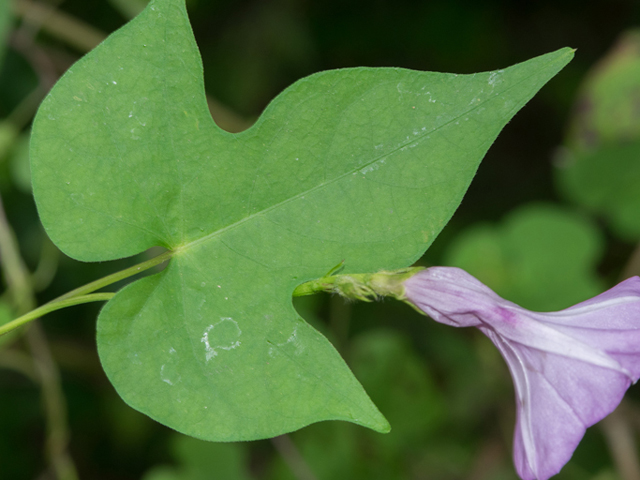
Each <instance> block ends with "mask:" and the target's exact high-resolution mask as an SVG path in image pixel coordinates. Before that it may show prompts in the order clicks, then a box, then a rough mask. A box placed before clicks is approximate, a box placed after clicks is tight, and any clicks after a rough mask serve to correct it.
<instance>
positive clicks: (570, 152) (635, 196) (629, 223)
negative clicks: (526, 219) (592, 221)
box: [556, 29, 640, 242]
mask: <svg viewBox="0 0 640 480" xmlns="http://www.w3.org/2000/svg"><path fill="white" fill-rule="evenodd" d="M639 106H640V30H637V29H635V30H631V31H628V32H626V33H625V34H623V35H622V36H621V38H620V39H619V40H618V42H617V43H616V45H614V47H613V48H612V49H611V51H610V52H609V53H608V54H607V55H606V56H605V57H604V58H603V59H602V60H600V62H598V64H597V65H595V66H594V67H593V68H592V69H591V71H590V73H589V75H588V76H587V78H586V79H585V81H584V82H583V85H582V87H581V93H580V95H579V96H578V98H577V100H576V105H575V107H574V114H573V116H572V118H571V120H570V122H569V128H568V134H567V138H566V139H565V148H564V149H563V150H562V152H561V154H560V155H559V159H560V162H559V167H560V168H558V169H557V171H556V178H557V184H558V187H559V190H560V192H561V193H562V194H563V195H564V196H565V197H566V198H567V199H569V200H571V201H572V202H575V203H576V204H578V205H581V206H583V207H585V208H587V209H589V210H590V211H592V212H593V213H595V214H597V215H600V216H601V217H603V218H604V219H606V220H607V222H608V223H609V224H610V227H611V229H612V230H613V232H614V233H615V234H616V235H617V236H618V237H620V238H621V239H623V240H625V241H630V242H633V241H637V240H638V239H640V214H639V213H638V212H639V211H640V189H638V185H639V182H640V109H639Z"/></svg>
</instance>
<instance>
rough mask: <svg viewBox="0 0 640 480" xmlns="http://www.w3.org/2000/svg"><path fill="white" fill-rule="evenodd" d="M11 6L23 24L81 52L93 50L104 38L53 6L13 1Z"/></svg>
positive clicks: (98, 31)
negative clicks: (22, 20)
mask: <svg viewBox="0 0 640 480" xmlns="http://www.w3.org/2000/svg"><path fill="white" fill-rule="evenodd" d="M13 6H14V9H15V12H16V13H17V14H18V15H20V16H21V17H22V18H23V19H24V21H25V22H27V23H30V24H33V26H34V29H35V30H36V31H37V30H39V29H40V28H42V29H43V30H44V31H46V32H47V33H48V34H50V35H53V36H55V37H57V38H60V39H62V40H64V41H65V42H67V43H68V44H69V45H72V46H74V47H75V48H77V49H78V50H80V51H82V52H86V51H88V50H91V49H92V48H95V47H96V46H97V45H98V44H99V43H100V42H102V41H103V40H104V39H105V38H106V34H105V33H104V32H101V31H100V30H98V29H96V28H95V27H93V26H91V25H89V24H88V23H84V22H83V21H81V20H79V19H77V18H75V17H72V16H71V15H67V14H66V13H64V12H61V11H59V10H57V9H56V8H55V6H51V5H46V4H43V3H40V2H33V1H31V0H15V1H14V3H13Z"/></svg>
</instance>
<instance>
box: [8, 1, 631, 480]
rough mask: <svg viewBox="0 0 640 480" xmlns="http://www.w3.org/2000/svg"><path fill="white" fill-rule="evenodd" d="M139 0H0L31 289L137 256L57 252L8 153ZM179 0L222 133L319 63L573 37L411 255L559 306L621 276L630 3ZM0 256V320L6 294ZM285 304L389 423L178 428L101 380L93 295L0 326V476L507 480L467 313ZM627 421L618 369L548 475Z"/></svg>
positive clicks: (11, 170) (506, 416) (617, 446)
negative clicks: (432, 235) (36, 322)
mask: <svg viewBox="0 0 640 480" xmlns="http://www.w3.org/2000/svg"><path fill="white" fill-rule="evenodd" d="M144 4H145V2H144V0H37V1H36V0H16V1H13V0H0V38H2V39H4V41H3V45H5V47H6V48H4V49H3V50H4V51H2V52H1V53H0V58H1V62H2V63H1V69H0V194H1V196H2V202H3V205H4V210H5V212H6V217H7V219H8V224H10V225H11V227H12V229H13V231H14V232H15V235H16V238H17V244H18V245H19V249H20V254H21V256H22V258H23V259H24V263H25V265H26V267H27V268H28V270H29V271H30V272H31V273H32V275H31V276H30V277H29V279H30V282H29V285H30V287H29V288H30V289H31V290H32V292H35V293H36V294H37V300H38V302H39V303H43V302H46V301H48V300H50V299H52V298H54V297H56V296H58V295H61V294H63V293H65V292H67V291H68V290H70V289H72V288H75V287H77V286H80V285H82V284H84V283H87V282H89V281H91V280H94V279H96V278H99V277H101V276H104V275H106V274H108V273H112V272H115V271H117V270H119V269H122V268H124V267H126V266H128V265H131V264H133V263H136V262H138V261H140V260H141V258H142V257H144V255H148V254H144V255H142V256H141V258H136V259H127V260H122V261H118V262H110V263H106V264H81V263H79V262H75V261H73V260H71V259H69V258H66V257H65V256H64V255H62V254H60V253H59V252H58V251H57V250H56V248H55V247H54V246H53V245H52V244H51V243H50V242H48V240H47V239H46V237H45V235H44V233H43V231H42V228H41V227H40V225H39V222H38V218H37V213H36V210H35V206H34V203H33V200H32V197H31V194H30V182H29V170H28V134H29V125H30V122H31V119H32V117H33V115H34V113H35V111H36V108H37V105H38V104H39V102H40V101H41V100H42V98H43V97H44V95H45V94H46V92H47V90H48V89H49V88H50V87H51V86H52V84H53V83H54V82H55V81H56V79H57V78H58V77H59V76H60V75H61V74H63V73H64V71H65V70H66V69H67V68H69V66H71V65H72V64H73V62H74V61H75V60H77V59H78V58H79V57H80V56H82V55H83V54H84V53H86V51H88V50H89V49H90V48H92V47H93V46H95V45H96V44H97V43H98V42H99V41H101V39H102V38H104V36H105V35H106V34H108V33H109V32H111V31H113V30H115V29H117V28H118V27H120V26H121V25H123V24H124V23H125V22H126V21H127V19H128V18H130V17H131V16H132V15H135V14H136V12H138V11H140V9H141V8H143V6H144ZM188 5H189V12H190V16H191V20H192V24H193V29H194V33H195V36H196V40H197V42H198V44H199V46H200V49H201V53H202V58H203V63H204V70H205V79H206V87H207V92H208V94H209V97H210V107H211V110H212V114H213V116H214V118H215V119H216V121H218V123H219V124H220V125H221V126H222V127H223V128H225V129H228V130H230V131H239V130H242V129H244V128H246V127H247V126H249V125H250V124H251V123H252V121H254V120H255V118H256V117H257V116H258V115H259V114H260V112H261V111H262V109H264V107H265V106H266V104H267V103H268V102H269V101H270V100H271V99H272V98H273V97H274V96H276V95H277V94H278V93H279V92H280V91H281V90H283V89H284V88H285V87H287V86H288V85H289V84H291V83H293V82H294V81H296V80H297V79H299V78H301V77H303V76H306V75H308V74H311V73H314V72H317V71H320V70H326V69H332V68H341V67H351V66H361V65H364V66H399V67H407V68H413V69H419V70H433V71H447V72H454V73H473V72H478V71H484V70H493V69H498V68H502V67H506V66H509V65H512V64H514V63H518V62H521V61H524V60H526V59H529V58H531V57H534V56H537V55H540V54H542V53H546V52H549V51H552V50H555V49H558V48H560V47H564V46H570V47H574V48H577V49H578V51H577V55H576V58H575V60H574V61H573V62H572V63H571V64H569V66H567V67H566V68H565V69H564V70H563V71H562V72H561V73H560V74H559V75H558V77H556V78H554V79H553V80H552V81H551V82H550V83H549V85H547V86H546V87H544V88H543V90H542V91H541V92H540V94H539V95H537V96H536V97H535V98H534V99H533V100H532V101H531V102H530V103H529V104H528V105H527V106H526V107H525V108H524V109H523V110H522V111H521V112H520V113H519V114H518V115H517V116H516V117H515V119H514V120H513V121H512V122H511V123H510V124H509V125H508V126H507V127H506V128H505V129H504V132H503V133H502V134H501V135H500V137H499V138H498V140H497V141H496V143H495V144H494V145H493V146H492V147H491V149H490V150H489V153H488V154H487V157H486V158H485V160H484V162H483V164H482V165H481V167H480V170H479V173H478V175H477V176H476V179H475V180H474V182H473V183H472V186H471V188H470V190H469V192H468V193H467V195H466V197H465V199H464V201H463V203H462V205H461V206H460V209H459V210H458V212H457V213H456V215H455V216H454V218H453V220H452V221H451V222H450V224H449V225H448V226H447V227H446V228H445V230H444V231H443V233H442V234H441V235H440V237H439V238H438V240H437V241H436V243H435V244H434V245H433V246H432V247H431V249H430V250H429V251H428V252H427V254H426V255H425V257H424V258H423V260H422V263H423V264H424V265H455V266H460V267H463V268H465V269H467V270H468V271H469V272H470V273H472V274H473V275H476V276H477V277H478V278H479V279H481V280H482V281H484V282H485V283H487V284H488V285H489V286H491V287H492V288H494V289H495V290H496V291H497V292H498V293H499V294H501V295H503V296H504V297H505V298H508V299H510V300H512V301H515V302H518V303H520V304H522V305H523V306H525V307H527V308H531V309H536V310H556V309H561V308H565V307H568V306H569V305H571V304H573V303H576V302H579V301H581V300H584V299H586V298H588V297H590V296H593V295H595V294H597V293H599V292H601V291H602V290H604V289H606V288H609V287H610V286H612V285H613V284H615V283H616V282H617V281H618V280H620V279H621V278H624V277H626V276H629V275H632V274H638V273H640V253H638V252H637V251H636V250H635V248H636V244H637V243H638V241H639V240H640V214H639V212H640V34H639V33H637V32H635V31H633V29H634V28H636V27H640V2H637V1H635V0H615V1H604V0H599V1H592V2H584V1H577V0H562V1H560V0H556V1H552V0H546V1H537V2H534V1H531V2H524V1H516V0H512V1H507V0H493V1H490V0H487V1H480V0H476V1H473V0H437V1H429V0H423V1H410V0H395V1H390V0H369V1H364V0H352V1H349V0H340V1H339V0H324V1H311V0H254V1H239V0H235V1H232V0H190V1H188ZM5 230H6V229H5ZM634 252H635V254H634ZM2 261H3V262H6V255H5V253H4V252H3V258H2ZM4 273H5V279H4V280H5V287H6V290H5V292H4V294H3V296H2V297H1V298H0V323H4V322H5V321H7V320H8V319H10V318H11V317H12V316H15V315H16V314H17V313H18V311H19V310H20V308H21V307H20V305H21V303H20V301H19V299H16V298H15V297H16V294H15V288H13V287H12V282H11V281H10V279H8V278H6V271H5V272H4ZM295 303H296V307H297V308H298V310H299V311H300V313H301V314H302V315H303V317H304V318H306V319H308V321H309V322H310V323H312V324H313V325H314V326H315V327H316V328H318V329H319V330H320V331H321V332H323V333H324V334H325V335H327V337H328V338H329V339H330V340H331V341H332V342H333V344H334V345H335V346H336V348H338V350H339V351H340V353H341V354H342V355H343V357H344V358H345V359H346V361H347V362H348V363H349V365H350V366H351V367H352V368H353V370H354V372H355V374H356V376H357V377H358V378H359V379H360V381H361V382H362V383H363V385H364V387H365V389H366V390H367V392H368V393H369V394H370V396H371V397H372V399H373V400H374V402H375V403H376V404H377V405H378V407H379V408H380V409H381V411H382V412H383V414H385V415H386V416H387V418H388V419H389V421H390V423H391V425H392V427H393V430H392V432H391V433H390V434H388V435H381V434H376V433H374V432H370V431H368V430H365V429H363V428H361V427H357V426H355V425H352V424H346V423H338V422H325V423H322V424H317V425H312V426H310V427H307V428H305V429H303V430H301V431H299V432H294V433H292V434H290V435H287V436H283V437H278V438H276V439H273V440H265V441H259V442H250V443H238V444H209V443H204V442H200V441H197V440H194V439H190V438H187V437H184V436H181V435H178V434H177V433H175V432H172V431H171V430H169V429H167V428H165V427H163V426H161V425H159V424H157V423H155V422H153V421H152V420H150V419H148V418H147V417H145V416H144V415H142V414H140V413H138V412H136V411H134V410H132V409H131V408H129V407H128V406H127V405H125V404H124V403H123V402H122V400H120V398H119V397H118V396H117V395H116V393H115V391H114V390H113V388H112V387H111V386H110V384H109V382H108V381H107V379H106V377H105V375H104V373H103V372H102V370H101V368H100V363H99V360H98V357H97V353H96V348H95V339H94V336H95V331H94V330H95V329H94V326H95V317H96V314H97V311H98V309H99V306H98V305H86V306H79V307H74V308H73V309H68V310H63V311H59V312H55V313H53V314H51V315H49V316H48V317H47V318H46V319H45V320H44V321H42V322H41V326H40V327H37V330H35V329H34V331H36V333H29V334H28V335H26V334H24V332H22V333H21V334H18V335H13V336H8V337H2V338H0V478H2V479H5V478H6V479H17V480H20V479H49V478H64V479H68V480H72V479H73V478H91V479H96V480H103V479H104V480H109V479H122V480H128V479H141V478H143V479H144V480H193V479H203V480H204V479H216V480H236V479H238V480H244V479H256V480H257V479H268V480H279V479H292V480H314V479H316V480H324V479H327V480H329V479H380V480H395V479H398V480H400V479H407V480H408V479H412V480H413V479H415V480H427V479H428V480H449V479H450V480H456V479H464V480H508V479H516V478H517V477H516V475H515V472H514V469H513V467H512V463H511V451H510V449H511V436H512V432H513V426H514V417H515V408H514V407H515V402H514V399H513V388H512V386H511V380H510V377H509V373H508V370H507V368H506V365H505V364H504V362H503V361H502V359H501V358H500V356H499V354H498V352H497V350H495V348H494V347H493V345H491V343H490V342H489V341H488V340H487V339H486V338H484V337H483V336H482V335H481V334H480V333H479V332H477V331H475V330H473V331H472V330H468V331H467V330H457V329H453V328H450V327H447V326H443V325H440V324H437V323H435V322H433V321H431V320H429V319H428V318H426V317H421V316H419V315H418V314H417V313H416V312H414V311H413V310H411V309H410V308H408V307H406V306H404V305H401V304H398V303H394V302H392V301H387V302H382V303H377V304H347V303H344V302H343V301H342V300H341V299H340V298H337V297H330V296H323V295H318V296H314V297H307V298H301V299H297V300H296V302H295ZM40 333H44V335H40ZM49 353H50V355H49ZM639 428H640V391H638V389H637V387H636V388H635V389H634V388H632V389H631V391H630V392H629V394H628V395H627V399H626V400H625V402H624V403H623V405H622V407H621V408H620V409H619V410H618V411H616V413H615V414H613V415H612V416H611V417H610V418H609V419H607V420H605V421H604V422H602V423H601V425H600V426H598V427H594V428H591V429H590V430H589V431H588V432H587V435H586V437H585V439H584V441H583V442H582V444H581V445H580V447H579V448H578V450H577V452H576V454H575V456H574V459H573V460H572V461H571V462H570V463H569V464H568V465H567V466H566V467H565V469H564V470H563V472H562V473H561V474H560V475H559V476H558V477H557V478H559V479H566V480H573V479H575V480H578V479H580V480H583V479H594V480H615V479H620V480H638V479H639V478H640V467H639V466H638V460H637V454H638V449H637V445H636V440H637V432H638V429H639ZM52 465H53V467H52ZM74 471H77V476H75V474H74ZM56 472H57V473H56ZM65 472H66V473H65Z"/></svg>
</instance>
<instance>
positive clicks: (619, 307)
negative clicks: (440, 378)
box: [404, 267, 640, 480]
mask: <svg viewBox="0 0 640 480" xmlns="http://www.w3.org/2000/svg"><path fill="white" fill-rule="evenodd" d="M404 289H405V291H404V297H405V300H406V301H408V302H409V303H411V304H412V305H413V306H414V307H416V308H417V309H419V310H420V311H422V312H424V313H425V314H427V315H429V316H430V317H431V318H433V319H434V320H436V321H437V322H440V323H444V324H447V325H451V326H454V327H477V328H478V329H480V330H481V331H482V332H483V333H484V334H485V335H486V336H487V337H489V339H491V341H492V342H493V343H494V344H495V346H496V347H498V350H500V353H501V354H502V356H503V357H504V359H505V360H506V362H507V365H508V366H509V370H510V372H511V376H512V378H513V382H514V386H515V393H516V407H517V410H516V413H517V416H516V427H515V433H514V441H513V458H514V463H515V467H516V470H517V471H518V474H519V475H520V477H521V478H522V479H523V480H546V479H548V478H549V477H551V476H553V475H555V474H556V473H558V472H559V471H560V469H561V468H562V467H563V466H564V465H565V464H566V463H567V462H568V461H569V459H570V458H571V456H572V455H573V452H574V450H575V449H576V447H577V446H578V443H579V442H580V440H581V439H582V437H583V435H584V433H585V430H586V429H587V427H589V426H591V425H593V424H594V423H596V422H598V421H599V420H601V419H602V418H604V417H605V416H607V415H608V414H609V413H611V412H612V411H613V410H614V409H615V408H616V407H617V406H618V404H619V403H620V401H621V400H622V397H623V396H624V393H625V392H626V390H627V389H628V388H629V386H630V385H631V384H632V383H635V382H636V381H637V380H638V378H639V377H640V278H638V277H633V278H629V279H627V280H625V281H623V282H622V283H620V284H618V285H616V286H615V287H613V288H611V289H610V290H607V291H606V292H604V293H602V294H600V295H598V296H596V297H594V298H592V299H590V300H587V301H585V302H582V303H579V304H577V305H575V306H573V307H570V308H567V309H565V310H561V311H558V312H550V313H539V312H532V311H529V310H526V309H524V308H522V307H520V306H518V305H516V304H514V303H512V302H509V301H507V300H504V299H503V298H501V297H499V296H498V295H497V294H495V293H494V292H493V291H492V290H491V289H489V288H488V287H487V286H486V285H484V284H482V283H481V282H480V281H478V280H477V279H476V278H474V277H473V276H471V275H469V274H468V273H466V272H465V271H464V270H461V269H459V268H452V267H432V268H428V269H426V270H421V271H419V272H418V273H416V274H415V275H413V276H411V277H410V278H409V279H407V280H405V281H404Z"/></svg>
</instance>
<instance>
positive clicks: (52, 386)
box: [27, 322, 78, 480]
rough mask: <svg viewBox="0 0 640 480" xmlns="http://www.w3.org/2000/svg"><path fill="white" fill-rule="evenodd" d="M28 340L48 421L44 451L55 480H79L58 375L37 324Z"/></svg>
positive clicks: (31, 328)
mask: <svg viewBox="0 0 640 480" xmlns="http://www.w3.org/2000/svg"><path fill="white" fill-rule="evenodd" d="M27 340H28V343H29V350H30V351H31V356H32V357H33V364H34V368H35V371H36V372H37V374H38V377H39V378H40V385H41V388H42V403H43V407H44V411H45V418H46V419H47V439H46V451H47V453H48V456H49V459H50V462H51V466H52V467H53V470H54V472H55V476H56V478H57V480H78V473H77V471H76V467H75V465H74V463H73V460H72V459H71V456H70V455H69V452H68V451H67V447H68V445H69V437H70V433H69V428H68V426H67V402H66V399H65V397H64V393H63V392H62V385H61V382H60V371H59V370H58V366H57V365H56V362H55V360H54V359H53V356H52V355H51V349H50V348H49V342H47V339H46V337H45V335H44V332H43V331H42V326H41V325H40V323H38V322H35V323H33V324H32V325H31V326H30V328H29V329H28V330H27Z"/></svg>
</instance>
